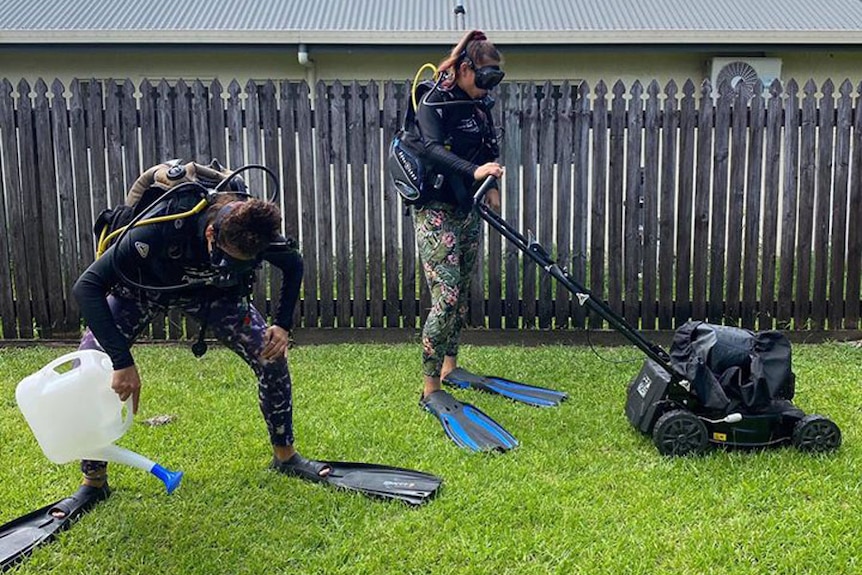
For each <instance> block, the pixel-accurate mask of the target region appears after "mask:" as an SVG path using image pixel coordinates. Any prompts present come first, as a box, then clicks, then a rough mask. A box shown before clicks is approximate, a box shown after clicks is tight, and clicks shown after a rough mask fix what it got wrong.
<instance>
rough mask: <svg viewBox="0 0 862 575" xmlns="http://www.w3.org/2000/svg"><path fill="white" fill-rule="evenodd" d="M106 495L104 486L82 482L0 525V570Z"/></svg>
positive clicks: (47, 539) (78, 516) (56, 532)
mask: <svg viewBox="0 0 862 575" xmlns="http://www.w3.org/2000/svg"><path fill="white" fill-rule="evenodd" d="M108 495H110V490H109V489H108V488H107V486H106V487H102V488H95V487H87V486H83V485H82V486H81V487H79V488H78V490H77V491H76V492H75V493H74V494H73V495H71V496H69V497H65V498H63V499H60V500H58V501H55V502H54V503H51V504H50V505H46V506H45V507H42V508H40V509H37V510H36V511H31V512H30V513H28V514H26V515H23V516H21V517H19V518H18V519H13V520H12V521H10V522H9V523H6V524H5V525H2V526H0V571H5V570H6V569H9V568H11V567H12V566H13V565H15V564H16V563H18V562H19V561H21V560H22V559H24V558H25V557H27V556H28V555H30V553H32V552H33V550H34V549H35V548H36V547H38V546H39V545H42V544H43V543H47V542H49V541H51V540H53V539H54V538H55V537H56V536H57V534H58V533H60V532H61V531H63V530H65V529H68V528H69V527H70V526H71V525H72V524H73V523H75V522H76V521H77V520H78V519H80V518H81V516H82V515H84V514H85V513H86V512H88V511H89V510H90V509H92V508H93V506H95V505H96V504H97V503H98V502H100V501H103V500H104V499H107V497H108Z"/></svg>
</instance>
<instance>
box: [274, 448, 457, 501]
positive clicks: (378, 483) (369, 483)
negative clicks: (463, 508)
mask: <svg viewBox="0 0 862 575" xmlns="http://www.w3.org/2000/svg"><path fill="white" fill-rule="evenodd" d="M270 467H272V468H273V469H275V470H277V471H279V472H281V473H285V474H287V475H294V476H297V477H300V478H302V479H306V480H309V481H313V482H315V483H325V484H327V485H331V486H333V487H336V488H339V489H345V490H348V491H357V492H359V493H362V494H364V495H368V496H369V497H374V498H377V499H389V500H395V501H401V502H403V503H407V504H408V505H421V504H423V503H425V502H426V501H428V500H429V499H431V498H432V497H434V495H436V494H437V491H438V490H439V489H440V485H441V484H442V483H443V480H442V479H440V478H439V477H436V476H434V475H431V474H430V473H423V472H421V471H414V470H412V469H404V468H401V467H390V466H387V465H375V464H372V463H352V462H348V461H315V460H312V459H306V458H304V457H302V456H301V455H299V454H298V453H297V454H295V455H294V456H293V457H291V458H290V459H288V460H287V461H284V462H280V461H275V460H274V461H273V462H272V465H271V466H270ZM325 468H329V473H327V474H325V475H321V474H320V473H321V471H322V470H323V469H325Z"/></svg>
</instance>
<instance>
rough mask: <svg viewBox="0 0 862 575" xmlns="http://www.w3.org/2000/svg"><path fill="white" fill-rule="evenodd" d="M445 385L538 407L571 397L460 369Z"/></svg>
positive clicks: (553, 405) (452, 374)
mask: <svg viewBox="0 0 862 575" xmlns="http://www.w3.org/2000/svg"><path fill="white" fill-rule="evenodd" d="M443 383H445V384H447V385H451V386H454V387H460V388H462V389H466V388H468V387H472V388H473V389H478V390H480V391H486V392H488V393H496V394H497V395H502V396H503V397H508V398H509V399H511V400H514V401H520V402H521V403H526V404H528V405H533V406H536V407H555V406H557V405H560V403H561V402H563V401H565V400H566V398H568V397H569V396H568V395H567V394H565V393H564V392H562V391H557V390H555V389H548V388H546V387H537V386H534V385H526V384H524V383H518V382H517V381H510V380H508V379H503V378H502V377H491V376H481V375H476V374H474V373H470V372H469V371H467V370H466V369H462V368H460V367H458V368H455V369H453V370H452V371H451V372H449V374H448V375H446V378H445V379H444V380H443Z"/></svg>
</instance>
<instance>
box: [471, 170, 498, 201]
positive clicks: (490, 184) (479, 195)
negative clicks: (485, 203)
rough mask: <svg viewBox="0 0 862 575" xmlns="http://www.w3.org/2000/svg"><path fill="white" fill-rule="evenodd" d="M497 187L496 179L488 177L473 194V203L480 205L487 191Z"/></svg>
mask: <svg viewBox="0 0 862 575" xmlns="http://www.w3.org/2000/svg"><path fill="white" fill-rule="evenodd" d="M496 187H497V178H495V177H494V176H488V177H487V178H485V180H484V181H483V182H482V185H481V186H479V189H478V190H476V193H475V194H473V203H474V204H476V205H478V204H481V203H482V200H484V199H485V194H487V193H488V192H489V191H491V190H493V189H494V188H496Z"/></svg>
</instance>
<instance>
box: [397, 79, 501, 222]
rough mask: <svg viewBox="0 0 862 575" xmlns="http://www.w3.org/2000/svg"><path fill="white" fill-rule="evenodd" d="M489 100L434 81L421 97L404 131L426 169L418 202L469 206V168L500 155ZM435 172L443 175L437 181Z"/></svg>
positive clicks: (470, 189) (491, 101)
mask: <svg viewBox="0 0 862 575" xmlns="http://www.w3.org/2000/svg"><path fill="white" fill-rule="evenodd" d="M492 105H493V100H492V99H491V98H490V97H487V96H486V97H485V98H481V99H473V98H471V97H470V96H469V95H468V94H467V93H466V92H464V91H463V90H462V89H461V88H459V87H458V86H457V85H455V86H453V87H452V88H450V89H445V88H442V87H440V86H436V87H434V88H431V90H430V91H429V92H428V93H427V94H426V95H425V96H423V97H422V99H421V100H420V102H419V108H418V109H417V111H416V127H415V128H413V129H411V130H409V131H408V134H407V135H406V139H408V140H410V141H411V143H412V144H413V146H414V147H415V148H419V149H421V150H422V153H421V159H422V161H423V163H424V164H425V165H426V166H427V167H428V170H427V171H428V172H429V173H428V175H427V177H428V179H429V181H430V185H426V187H425V189H426V190H427V191H428V193H426V192H425V191H423V193H422V199H421V200H420V201H419V202H418V203H419V204H423V203H427V202H431V201H439V202H444V203H447V204H452V205H457V206H459V207H461V208H462V209H469V208H470V205H471V204H472V200H473V197H472V193H471V192H472V189H473V188H474V187H475V186H476V185H477V182H475V180H474V179H473V173H474V172H475V171H476V168H478V167H479V166H481V165H482V164H485V163H487V162H492V161H494V159H495V158H496V157H497V156H498V155H499V148H498V146H497V135H496V132H495V130H494V124H493V121H492V118H491V106H492ZM417 128H418V130H417ZM417 131H418V133H417ZM438 174H440V175H442V176H443V177H442V182H441V181H440V178H439V177H438ZM438 182H439V186H436V187H435V184H436V183H438Z"/></svg>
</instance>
